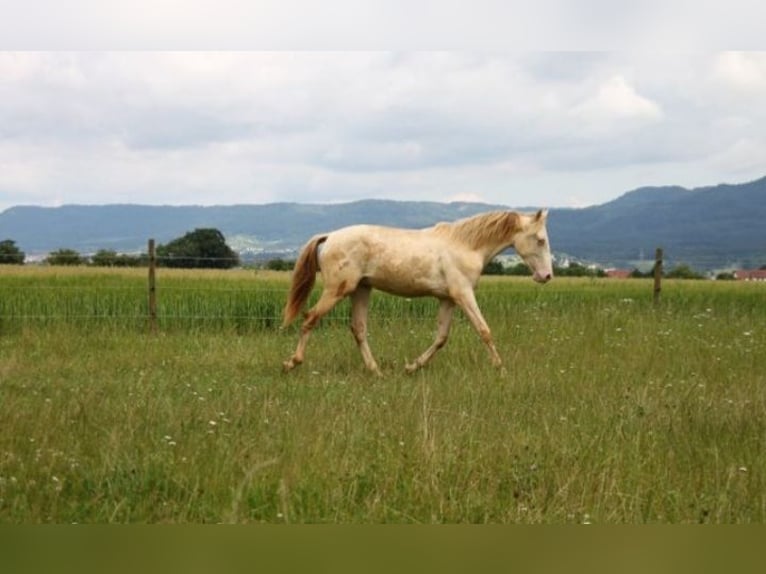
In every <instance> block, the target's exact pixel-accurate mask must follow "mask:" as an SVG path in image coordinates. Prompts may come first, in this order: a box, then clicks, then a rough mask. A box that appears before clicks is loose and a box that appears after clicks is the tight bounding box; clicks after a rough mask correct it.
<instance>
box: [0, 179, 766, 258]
mask: <svg viewBox="0 0 766 574" xmlns="http://www.w3.org/2000/svg"><path fill="white" fill-rule="evenodd" d="M492 209H508V207H507V206H498V205H487V204H482V203H438V202H398V201H388V200H364V201H357V202H352V203H345V204H331V205H321V204H298V203H273V204H266V205H231V206H212V207H202V206H147V205H132V204H125V205H100V206H88V205H65V206H62V207H56V208H48V207H33V206H17V207H12V208H10V209H7V210H5V211H4V212H2V213H0V240H2V239H6V238H9V239H13V240H15V241H16V242H17V244H18V245H19V247H20V248H21V249H22V250H24V251H25V252H26V253H27V254H28V255H32V254H44V253H48V252H50V251H52V250H55V249H59V248H62V247H67V248H71V249H76V250H78V251H80V252H82V253H91V252H95V251H96V250H98V249H114V250H116V251H123V252H137V251H141V250H145V246H146V241H147V239H148V238H150V237H153V238H155V239H156V240H157V241H158V242H159V243H164V242H167V241H169V240H171V239H173V238H175V237H178V236H180V235H182V234H184V233H185V232H187V231H190V230H192V229H194V228H197V227H216V228H218V229H220V230H221V231H222V232H223V233H224V234H225V235H226V237H227V238H228V240H229V242H230V244H232V246H233V247H234V248H235V249H237V250H238V251H240V252H243V254H245V255H247V254H248V253H257V252H264V251H267V252H277V253H279V252H285V253H287V252H291V251H294V250H295V249H297V248H298V247H300V245H302V244H303V243H304V242H305V241H306V240H307V239H308V238H309V237H310V236H311V235H313V234H315V233H319V232H321V231H327V230H332V229H335V228H338V227H342V226H345V225H350V224H353V223H363V222H364V223H377V224H382V225H394V226H399V227H411V228H415V227H425V226H428V225H432V224H434V223H436V222H437V221H447V220H453V219H457V218H460V217H466V216H469V215H473V214H476V213H480V212H482V211H488V210H492ZM529 209H531V208H529ZM764 221H766V177H764V178H762V179H759V180H757V181H753V182H750V183H745V184H736V185H730V184H723V185H717V186H712V187H703V188H696V189H685V188H681V187H677V186H668V187H651V188H640V189H636V190H633V191H630V192H628V193H626V194H624V195H622V196H621V197H619V198H617V199H615V200H613V201H610V202H608V203H604V204H602V205H597V206H592V207H588V208H583V209H552V210H551V214H550V216H549V233H550V236H551V243H552V245H553V247H554V250H555V251H556V252H557V253H563V254H567V255H569V256H572V257H576V258H579V259H582V260H586V261H595V262H598V263H601V264H603V265H608V266H632V265H635V264H637V262H639V260H640V259H642V256H643V257H645V258H647V259H649V258H651V257H652V254H653V253H654V249H655V248H656V247H658V246H661V247H663V248H664V249H665V252H666V256H667V260H668V262H669V263H672V262H676V263H681V262H683V263H687V264H689V265H692V266H693V267H696V268H700V269H711V268H718V267H724V266H727V265H743V266H755V265H763V264H765V263H766V225H764Z"/></svg>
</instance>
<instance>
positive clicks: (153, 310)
mask: <svg viewBox="0 0 766 574" xmlns="http://www.w3.org/2000/svg"><path fill="white" fill-rule="evenodd" d="M156 270H157V253H156V252H155V250H154V239H150V240H149V331H150V332H151V333H153V334H154V333H156V332H157V273H156Z"/></svg>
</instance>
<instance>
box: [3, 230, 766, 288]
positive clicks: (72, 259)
mask: <svg viewBox="0 0 766 574" xmlns="http://www.w3.org/2000/svg"><path fill="white" fill-rule="evenodd" d="M156 257H157V264H158V265H159V266H161V267H171V268H172V267H175V268H187V269H195V268H197V269H200V268H208V269H231V268H233V267H237V266H239V265H240V264H241V260H240V258H239V255H238V254H237V253H236V252H235V251H234V250H233V249H231V247H229V245H228V244H227V243H226V239H225V237H224V235H223V233H221V232H220V231H219V230H218V229H215V228H198V229H195V230H194V231H190V232H188V233H186V234H185V235H183V236H181V237H178V238H177V239H173V240H172V241H170V242H168V243H167V244H165V245H159V246H157V251H156ZM25 259H26V254H25V253H24V252H23V251H22V250H21V249H19V247H18V246H17V245H16V242H15V241H13V240H12V239H5V240H3V241H0V265H2V264H6V265H23V264H24V261H25ZM45 263H47V264H49V265H93V266H97V267H146V266H147V265H148V264H149V255H148V254H147V253H141V254H136V255H130V254H126V253H117V252H116V251H114V250H112V249H100V250H98V251H97V252H96V253H95V254H93V255H91V256H84V255H81V254H80V253H79V252H77V251H75V250H74V249H68V248H63V249H57V250H56V251H53V252H51V253H50V254H48V257H47V258H46V259H45ZM294 265H295V261H294V260H291V259H281V258H275V259H269V260H268V261H266V262H264V263H263V264H262V266H263V267H264V268H265V269H269V270H273V271H290V270H292V268H293V266H294ZM764 268H766V265H764V266H762V267H761V269H764ZM483 273H484V274H485V275H531V274H532V272H531V271H530V270H529V267H527V266H526V265H525V264H524V263H518V264H516V265H508V266H507V265H503V263H502V262H501V261H499V260H498V259H493V260H492V261H490V262H489V263H488V264H487V266H486V267H485V268H484V271H483ZM553 273H554V275H555V276H558V277H605V276H606V272H605V271H604V270H603V269H600V268H592V267H586V266H584V265H582V264H580V263H570V264H569V265H568V266H567V267H557V266H554V268H553ZM630 276H631V277H633V278H648V277H653V276H654V271H653V270H649V271H647V272H645V273H644V272H641V271H639V270H638V269H634V270H633V271H632V272H631V274H630ZM663 277H666V278H668V279H705V275H703V274H702V273H699V272H697V271H695V270H694V269H692V268H691V267H690V266H688V265H684V264H681V265H678V266H676V267H674V268H673V269H671V270H669V271H667V272H664V273H663ZM716 279H719V280H722V279H734V275H733V274H732V273H719V274H718V275H717V276H716Z"/></svg>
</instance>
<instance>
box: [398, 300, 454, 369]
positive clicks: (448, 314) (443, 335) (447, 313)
mask: <svg viewBox="0 0 766 574" xmlns="http://www.w3.org/2000/svg"><path fill="white" fill-rule="evenodd" d="M454 309H455V303H454V302H453V301H452V300H450V299H442V300H441V305H440V306H439V315H438V326H437V329H436V337H435V338H434V342H433V343H432V344H431V346H430V347H428V348H427V349H426V350H425V352H424V353H423V354H422V355H420V356H419V357H418V358H417V359H415V360H414V361H413V362H412V363H410V364H408V365H406V366H405V367H404V368H405V370H406V371H407V372H408V373H414V372H415V371H417V370H418V369H419V368H420V367H422V366H424V365H425V364H426V363H427V362H428V361H430V360H431V358H432V357H433V356H434V355H435V354H436V351H438V350H439V349H441V348H442V347H443V346H444V345H445V344H446V343H447V338H448V337H449V329H450V325H452V311H453V310H454Z"/></svg>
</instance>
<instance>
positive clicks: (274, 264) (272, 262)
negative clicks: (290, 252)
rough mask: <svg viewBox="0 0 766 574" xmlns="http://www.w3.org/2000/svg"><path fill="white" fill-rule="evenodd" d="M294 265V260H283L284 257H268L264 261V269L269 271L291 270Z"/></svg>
mask: <svg viewBox="0 0 766 574" xmlns="http://www.w3.org/2000/svg"><path fill="white" fill-rule="evenodd" d="M293 267H295V261H285V260H284V259H269V260H268V261H267V262H266V269H268V270H270V271H291V270H292V269H293Z"/></svg>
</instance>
